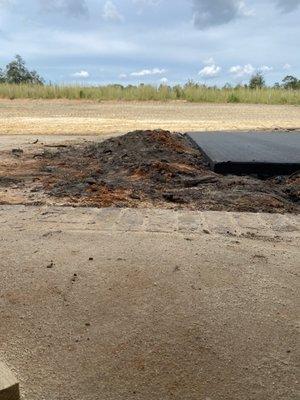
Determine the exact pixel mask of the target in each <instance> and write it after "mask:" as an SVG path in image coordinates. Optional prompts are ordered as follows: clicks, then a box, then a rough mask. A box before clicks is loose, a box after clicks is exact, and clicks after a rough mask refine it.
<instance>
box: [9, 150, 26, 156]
mask: <svg viewBox="0 0 300 400" xmlns="http://www.w3.org/2000/svg"><path fill="white" fill-rule="evenodd" d="M11 153H12V155H13V156H16V157H20V156H21V154H23V153H24V150H22V149H12V151H11Z"/></svg>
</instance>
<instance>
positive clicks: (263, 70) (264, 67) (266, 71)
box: [258, 65, 273, 74]
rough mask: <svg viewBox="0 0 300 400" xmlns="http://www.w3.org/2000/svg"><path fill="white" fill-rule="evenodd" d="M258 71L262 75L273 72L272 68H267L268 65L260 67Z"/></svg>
mask: <svg viewBox="0 0 300 400" xmlns="http://www.w3.org/2000/svg"><path fill="white" fill-rule="evenodd" d="M258 70H259V71H260V72H262V73H264V74H267V73H268V72H271V71H273V67H269V66H268V65H262V66H261V67H260V68H258Z"/></svg>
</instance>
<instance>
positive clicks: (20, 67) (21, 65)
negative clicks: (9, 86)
mask: <svg viewBox="0 0 300 400" xmlns="http://www.w3.org/2000/svg"><path fill="white" fill-rule="evenodd" d="M4 79H5V81H6V82H7V83H14V84H17V85H20V84H21V83H29V84H33V85H43V83H44V80H43V78H41V77H40V76H39V75H38V73H37V72H36V71H29V70H28V69H27V67H26V64H25V61H24V60H23V58H22V57H21V56H19V55H16V57H15V59H14V60H13V61H11V62H10V63H9V64H7V66H6V69H5V73H4Z"/></svg>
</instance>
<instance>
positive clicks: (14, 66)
mask: <svg viewBox="0 0 300 400" xmlns="http://www.w3.org/2000/svg"><path fill="white" fill-rule="evenodd" d="M0 83H11V84H17V85H20V84H31V85H43V84H44V83H45V81H44V79H43V78H42V77H41V76H40V75H39V74H38V73H37V72H36V71H29V70H28V68H27V67H26V64H25V61H24V60H23V58H22V57H21V56H19V55H16V56H15V58H14V59H13V60H12V61H11V62H10V63H9V64H7V65H6V67H5V69H4V70H2V69H1V68H0ZM112 86H114V87H117V86H119V87H120V88H123V86H122V85H112ZM131 86H132V85H129V87H131ZM140 86H143V84H141V85H140ZM162 86H166V85H164V84H163V85H162ZM132 87H133V86H132ZM200 87H204V88H207V86H206V85H202V84H199V83H196V82H194V81H192V80H189V81H188V82H187V83H186V84H185V85H184V87H182V86H180V85H177V86H174V88H173V89H174V90H175V91H178V92H181V91H182V90H183V89H186V88H200ZM265 87H267V85H266V81H265V78H264V75H263V74H262V73H261V72H258V73H256V74H255V75H253V76H252V77H251V79H250V81H249V83H248V84H245V85H237V86H235V87H233V86H232V85H230V84H226V85H225V86H224V89H233V88H236V89H238V88H246V89H263V88H265ZM273 87H274V88H275V89H276V88H277V89H288V90H297V89H300V80H299V79H297V78H296V77H295V76H292V75H287V76H286V77H285V78H284V79H283V80H282V83H281V84H280V83H275V85H274V86H273ZM178 94H180V93H178Z"/></svg>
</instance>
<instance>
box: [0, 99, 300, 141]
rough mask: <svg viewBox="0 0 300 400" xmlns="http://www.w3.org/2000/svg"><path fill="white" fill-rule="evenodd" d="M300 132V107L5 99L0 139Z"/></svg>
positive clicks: (0, 108)
mask: <svg viewBox="0 0 300 400" xmlns="http://www.w3.org/2000/svg"><path fill="white" fill-rule="evenodd" d="M299 127H300V107H297V106H282V105H280V106H276V105H253V104H251V105H247V104H193V103H186V102H166V103H161V102H101V103H99V102H92V101H91V102H88V101H74V100H73V101H68V100H13V101H11V100H0V134H2V135H5V134H14V135H24V134H27V135H28V134H35V135H45V134H55V135H56V134H59V135H60V134H62V135H67V134H69V135H76V134H77V135H93V134H115V133H125V132H128V131H132V130H137V129H139V130H146V129H157V128H161V129H166V130H170V131H180V132H186V131H189V130H208V131H213V130H231V129H232V130H246V129H276V128H278V129H280V128H282V129H286V128H291V129H294V128H299Z"/></svg>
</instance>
